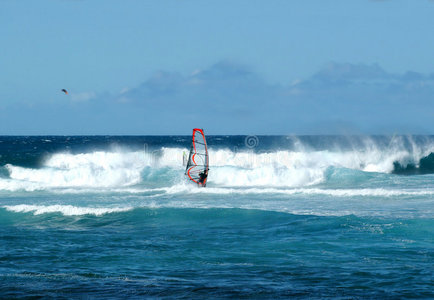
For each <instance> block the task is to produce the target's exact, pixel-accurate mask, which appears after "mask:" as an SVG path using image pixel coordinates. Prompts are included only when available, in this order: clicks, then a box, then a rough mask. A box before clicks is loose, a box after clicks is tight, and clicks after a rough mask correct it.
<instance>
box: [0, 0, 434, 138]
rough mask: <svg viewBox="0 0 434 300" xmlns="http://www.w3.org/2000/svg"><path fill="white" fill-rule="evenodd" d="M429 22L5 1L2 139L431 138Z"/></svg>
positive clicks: (345, 11)
mask: <svg viewBox="0 0 434 300" xmlns="http://www.w3.org/2000/svg"><path fill="white" fill-rule="evenodd" d="M433 16H434V1H432V0H407V1H403V0H393V1H392V0H389V1H388V0H383V1H381V0H377V1H374V0H353V1H348V0H339V1H338V0H327V1H324V0H316V1H313V0H306V1H287V0H282V1H279V0H273V1H255V0H245V1H241V0H231V1H203V0H185V1H181V0H176V1H175V0H173V1H165V0H162V1H146V0H125V1H118V0H116V1H115V0H40V1H33V0H20V1H15V0H0V135H86V134H89V135H94V134H102V135H106V134H107V135H109V134H110V135H111V134H113V135H160V134H164V135H179V134H181V135H184V134H185V135H188V134H190V133H191V129H192V128H194V127H199V128H204V129H205V131H206V132H207V133H208V134H222V135H226V134H282V135H286V134H434V131H433V128H434V59H433V58H434V56H433V53H434V31H433V30H434V18H433ZM61 89H67V90H68V92H69V94H68V95H65V94H64V93H62V92H61Z"/></svg>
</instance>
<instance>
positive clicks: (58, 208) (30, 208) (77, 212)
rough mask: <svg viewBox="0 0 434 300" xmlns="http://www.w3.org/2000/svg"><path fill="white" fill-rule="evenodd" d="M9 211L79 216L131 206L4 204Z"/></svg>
mask: <svg viewBox="0 0 434 300" xmlns="http://www.w3.org/2000/svg"><path fill="white" fill-rule="evenodd" d="M3 207H4V208H6V209H7V210H9V211H13V212H20V213H28V212H33V214H34V215H40V214H47V213H61V214H62V215H64V216H81V215H95V216H100V215H103V214H108V213H116V212H125V211H129V210H132V209H133V208H132V207H122V208H121V207H115V208H92V207H77V206H72V205H27V204H20V205H6V206H3Z"/></svg>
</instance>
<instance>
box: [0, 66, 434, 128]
mask: <svg viewBox="0 0 434 300" xmlns="http://www.w3.org/2000/svg"><path fill="white" fill-rule="evenodd" d="M282 67H284V66H282ZM433 95H434V74H420V73H417V72H411V71H409V72H407V73H405V74H392V73H389V72H387V71H385V70H384V69H382V68H381V66H379V65H377V64H349V63H330V64H328V65H326V66H324V67H323V68H321V69H320V70H319V71H318V72H317V73H315V74H313V75H312V76H310V77H309V78H306V79H299V80H296V81H294V82H293V83H291V84H288V85H275V84H271V83H269V82H267V81H266V80H264V79H263V78H262V77H261V76H260V75H258V74H257V73H255V72H254V71H252V70H251V69H250V68H249V67H247V66H244V65H239V64H236V63H231V62H226V61H225V62H219V63H217V64H215V65H212V66H210V67H209V68H205V69H203V70H197V71H195V72H193V73H192V74H189V75H182V74H178V73H174V72H168V71H161V72H158V73H156V74H154V75H153V76H152V77H151V78H148V79H147V80H146V81H144V82H143V83H142V84H140V85H138V86H136V87H132V88H128V89H124V90H123V91H121V92H119V93H118V94H115V95H109V94H105V95H97V94H95V93H92V92H86V93H77V94H76V96H75V98H74V99H71V100H70V101H60V102H59V101H58V102H52V103H48V104H47V103H46V104H43V105H32V104H26V105H24V104H19V103H17V104H16V105H14V106H8V107H3V108H2V109H1V110H0V116H1V120H2V121H1V123H2V133H3V134H189V133H190V131H191V128H193V127H201V128H205V129H206V130H207V132H209V133H211V134H343V133H348V134H365V133H366V134H393V133H420V134H432V133H433V132H432V128H434V101H433V100H434V99H433Z"/></svg>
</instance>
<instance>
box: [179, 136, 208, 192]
mask: <svg viewBox="0 0 434 300" xmlns="http://www.w3.org/2000/svg"><path fill="white" fill-rule="evenodd" d="M208 170H209V162H208V148H207V145H206V139H205V134H204V133H203V130H202V129H198V128H195V129H193V137H192V143H191V148H190V154H189V156H188V161H187V168H186V169H185V175H186V176H187V178H188V179H189V180H191V181H193V182H195V183H197V184H198V185H200V186H206V181H207V177H208Z"/></svg>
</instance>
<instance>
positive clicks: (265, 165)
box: [0, 139, 434, 191]
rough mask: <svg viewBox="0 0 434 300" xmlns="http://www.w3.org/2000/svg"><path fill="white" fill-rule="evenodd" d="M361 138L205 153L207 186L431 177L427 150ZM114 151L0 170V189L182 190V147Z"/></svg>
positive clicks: (433, 149) (431, 151) (431, 152)
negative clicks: (340, 143)
mask: <svg viewBox="0 0 434 300" xmlns="http://www.w3.org/2000/svg"><path fill="white" fill-rule="evenodd" d="M405 142H406V144H405V145H404V143H403V142H396V141H395V142H393V143H392V142H390V143H389V144H388V145H386V146H384V145H379V144H378V143H374V142H373V141H372V140H369V139H367V140H366V141H365V143H364V146H363V147H361V146H360V145H358V147H357V148H350V149H348V148H346V149H339V147H336V145H332V146H330V147H329V148H323V149H313V148H311V147H307V146H306V145H305V144H303V143H298V144H297V143H295V147H294V149H291V150H280V149H276V150H274V151H271V150H269V151H263V152H261V151H256V152H255V151H253V150H251V149H244V150H242V151H239V150H237V149H236V148H234V149H230V148H217V149H213V148H212V147H211V148H210V176H209V181H208V183H209V186H210V187H214V188H218V187H226V188H227V187H243V188H255V187H258V188H297V187H309V186H315V185H318V184H324V183H327V182H335V183H338V182H349V181H357V180H363V179H364V178H367V177H369V174H372V173H378V174H390V173H397V174H420V173H423V174H426V173H434V144H433V143H425V144H422V145H417V144H415V143H413V144H412V143H409V142H408V140H406V141H405ZM145 150H146V149H144V150H141V151H132V150H126V149H117V150H110V151H93V152H87V153H86V152H85V153H67V152H61V153H54V154H51V155H50V156H48V157H47V158H46V159H45V160H44V161H43V162H42V163H41V166H40V167H34V168H30V167H25V166H18V165H14V164H10V163H8V164H6V165H5V166H4V167H0V191H1V190H5V191H16V190H25V191H35V190H46V189H71V188H72V189H108V190H114V189H119V188H128V187H129V188H132V187H137V188H141V189H143V188H167V187H172V186H177V185H179V184H183V182H184V176H183V171H184V167H183V166H182V155H183V152H187V151H188V149H186V148H175V147H161V148H159V149H156V150H154V151H145Z"/></svg>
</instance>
